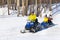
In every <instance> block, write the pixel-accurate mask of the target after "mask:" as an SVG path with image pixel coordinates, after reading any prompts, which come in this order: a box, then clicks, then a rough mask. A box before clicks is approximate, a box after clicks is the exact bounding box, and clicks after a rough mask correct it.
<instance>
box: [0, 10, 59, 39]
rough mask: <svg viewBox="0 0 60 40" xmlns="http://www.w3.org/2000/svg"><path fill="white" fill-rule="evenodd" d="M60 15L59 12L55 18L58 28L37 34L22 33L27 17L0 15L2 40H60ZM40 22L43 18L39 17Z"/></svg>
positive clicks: (54, 27) (0, 37) (0, 35)
mask: <svg viewBox="0 0 60 40" xmlns="http://www.w3.org/2000/svg"><path fill="white" fill-rule="evenodd" d="M1 10H2V9H1ZM0 13H2V12H0ZM48 13H49V12H48ZM59 13H60V11H59ZM59 13H58V12H57V14H56V15H54V16H53V19H54V20H53V23H55V24H57V25H56V26H53V27H51V28H48V29H46V30H42V31H40V32H37V33H25V34H22V33H20V30H21V29H24V26H25V24H26V22H27V17H26V16H24V17H22V16H21V17H16V16H12V15H10V16H8V15H0V40H60V19H59V18H60V14H59ZM38 20H39V22H40V23H41V22H42V21H43V18H40V17H38Z"/></svg>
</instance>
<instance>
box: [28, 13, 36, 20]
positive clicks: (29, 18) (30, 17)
mask: <svg viewBox="0 0 60 40" xmlns="http://www.w3.org/2000/svg"><path fill="white" fill-rule="evenodd" d="M28 20H30V21H35V20H36V14H33V15H32V14H31V15H30V16H29V17H28Z"/></svg>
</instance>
